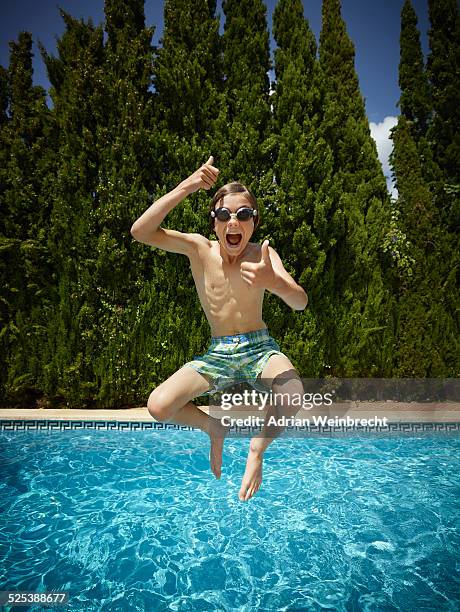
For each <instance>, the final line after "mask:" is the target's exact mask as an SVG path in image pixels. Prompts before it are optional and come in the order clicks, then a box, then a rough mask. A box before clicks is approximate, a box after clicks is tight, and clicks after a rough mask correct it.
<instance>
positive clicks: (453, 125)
mask: <svg viewBox="0 0 460 612" xmlns="http://www.w3.org/2000/svg"><path fill="white" fill-rule="evenodd" d="M428 7H429V17H430V23H431V28H430V31H429V43H430V53H429V55H428V62H427V72H428V78H429V82H430V89H431V99H432V106H433V117H432V120H431V122H430V128H429V130H428V140H429V142H430V144H431V147H432V152H433V158H434V162H435V164H436V165H437V171H435V175H434V176H433V177H430V179H431V180H433V181H434V182H437V183H439V185H438V186H437V188H436V194H437V197H438V206H440V207H441V208H443V210H444V212H445V215H446V221H447V223H448V224H449V226H450V227H451V228H453V227H455V226H458V222H459V220H460V203H459V201H460V198H459V195H460V131H459V125H460V17H459V10H458V4H457V2H456V0H429V2H428Z"/></svg>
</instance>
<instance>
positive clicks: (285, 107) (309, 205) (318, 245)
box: [265, 0, 332, 376]
mask: <svg viewBox="0 0 460 612" xmlns="http://www.w3.org/2000/svg"><path fill="white" fill-rule="evenodd" d="M273 35H274V38H275V41H276V44H277V48H276V50H275V75H276V89H275V92H274V93H273V95H272V97H271V102H272V104H273V117H274V135H276V139H277V146H276V150H275V155H276V156H275V161H274V172H275V180H276V183H275V189H274V191H275V193H274V203H275V205H272V206H267V207H266V211H265V213H266V218H267V224H266V226H267V230H268V234H269V235H273V236H274V243H273V246H274V247H275V248H276V249H277V250H278V252H279V254H280V256H281V258H282V260H283V263H284V265H285V267H286V269H287V270H288V271H289V272H290V273H291V274H292V275H293V276H294V277H295V278H296V279H297V280H298V281H299V282H300V283H301V284H302V285H303V286H304V288H305V289H306V291H307V293H308V295H309V300H310V304H309V307H308V308H307V309H306V311H304V312H303V313H296V312H293V311H291V310H290V309H288V308H287V307H286V306H285V305H284V304H282V303H280V301H279V300H277V299H275V298H271V297H270V299H268V300H267V301H268V304H269V307H270V314H269V320H270V323H271V328H272V329H273V332H274V333H275V334H276V335H277V337H278V338H279V339H280V341H281V343H282V345H283V348H284V349H285V350H286V352H287V354H288V355H289V357H290V359H291V360H292V361H293V362H294V364H295V365H296V367H297V368H298V369H299V371H300V372H302V373H304V375H307V374H308V375H309V376H317V375H319V373H320V372H323V371H324V369H325V365H327V364H325V363H324V361H323V357H324V345H325V343H326V329H327V317H326V316H324V320H323V315H325V312H326V311H327V304H326V302H327V293H325V292H324V291H322V289H323V283H324V275H325V270H324V262H325V259H326V253H325V251H326V250H327V249H328V248H329V246H330V245H329V242H328V233H327V232H325V231H324V229H325V228H324V221H325V217H326V216H327V214H328V211H327V209H326V207H327V204H328V202H329V200H328V198H327V193H325V188H326V189H327V187H326V185H327V183H328V181H330V175H331V171H332V155H331V151H330V149H329V147H328V145H327V143H326V142H325V141H324V139H322V138H321V136H320V135H319V132H318V120H319V114H320V109H321V96H320V88H319V83H318V64H317V60H316V41H315V38H314V35H313V33H312V31H311V29H310V26H309V24H308V21H307V20H306V19H305V18H304V16H303V6H302V3H301V1H300V0H280V2H279V3H278V4H277V6H276V8H275V11H274V13H273Z"/></svg>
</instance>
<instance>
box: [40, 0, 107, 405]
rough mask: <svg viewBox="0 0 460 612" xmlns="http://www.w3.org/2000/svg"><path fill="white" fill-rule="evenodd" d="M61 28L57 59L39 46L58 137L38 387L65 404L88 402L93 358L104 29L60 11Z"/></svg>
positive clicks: (96, 340)
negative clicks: (51, 290)
mask: <svg viewBox="0 0 460 612" xmlns="http://www.w3.org/2000/svg"><path fill="white" fill-rule="evenodd" d="M61 16H62V18H63V19H64V22H65V27H66V29H65V32H64V34H63V35H62V37H61V38H60V39H59V40H58V42H57V48H58V56H57V57H53V56H50V55H49V54H48V53H47V52H46V50H45V49H43V48H42V55H43V58H44V61H45V64H46V66H47V70H48V78H49V80H50V83H51V90H50V95H51V98H52V100H53V111H52V118H53V123H54V127H55V130H56V132H57V134H58V142H57V154H58V161H57V163H56V167H55V180H54V184H53V186H52V190H51V191H50V192H49V194H48V195H49V197H50V201H51V203H52V213H51V219H52V224H51V229H50V234H49V248H50V251H51V253H52V256H53V259H54V261H55V264H56V274H57V289H56V305H55V309H54V313H53V316H52V317H50V320H49V325H48V339H49V340H48V345H47V347H46V350H45V351H44V354H45V356H46V361H45V365H44V376H45V380H44V385H45V389H46V391H47V394H48V395H49V397H51V398H52V399H54V400H56V401H65V403H66V404H67V405H72V406H88V405H92V403H93V402H94V398H95V395H96V393H97V388H98V385H97V382H96V381H95V379H94V374H93V361H94V355H95V354H97V352H98V351H99V350H100V348H101V345H100V337H99V336H98V332H97V327H98V317H97V312H98V300H99V297H98V289H97V285H96V283H95V282H94V281H95V270H96V264H97V236H98V232H99V227H98V224H97V218H96V212H95V209H96V208H97V198H96V193H97V189H98V183H99V176H98V168H99V161H100V156H99V152H98V146H97V143H98V126H99V125H100V124H101V123H102V124H104V120H105V115H106V110H105V109H106V100H105V98H104V89H103V87H102V83H103V79H104V48H103V31H102V28H101V27H100V26H98V27H94V26H93V24H92V22H91V20H90V21H88V22H84V21H83V20H77V19H74V18H73V17H71V16H70V15H69V14H67V13H65V12H64V11H62V10H61Z"/></svg>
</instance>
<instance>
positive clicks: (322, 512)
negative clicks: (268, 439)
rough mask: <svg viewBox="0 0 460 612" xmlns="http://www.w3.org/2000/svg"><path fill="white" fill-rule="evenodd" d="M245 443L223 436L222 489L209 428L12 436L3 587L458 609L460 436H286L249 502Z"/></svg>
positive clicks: (118, 596) (146, 601)
mask: <svg viewBox="0 0 460 612" xmlns="http://www.w3.org/2000/svg"><path fill="white" fill-rule="evenodd" d="M248 443H249V441H248V439H235V438H233V439H229V440H227V441H226V442H225V449H224V464H223V474H222V479H221V480H220V481H217V480H215V479H214V477H213V475H212V474H211V472H210V470H209V464H208V439H207V436H206V435H205V434H203V433H201V432H194V431H174V430H170V431H156V430H144V431H133V432H127V431H107V430H73V431H62V432H56V431H22V432H19V431H18V432H6V431H0V483H1V484H0V590H15V591H40V592H42V591H60V590H61V591H62V590H63V591H69V595H70V600H69V603H68V604H67V606H66V607H65V609H66V610H85V611H88V610H98V611H99V610H105V611H109V610H110V612H112V611H117V610H149V611H157V610H238V611H251V612H252V611H254V610H268V611H275V610H312V611H313V610H314V611H316V610H339V611H341V610H346V611H354V610H357V611H358V610H359V611H361V610H385V611H390V610H403V611H404V612H410V611H412V610H413V611H414V612H415V611H419V610H452V611H453V610H458V609H459V607H460V594H459V593H460V578H459V569H460V558H459V549H460V546H459V545H460V521H459V500H460V452H459V451H460V438H459V437H458V436H448V435H428V436H427V435H424V436H418V437H407V436H401V437H392V436H387V437H377V436H373V435H370V436H358V435H356V436H351V437H342V438H325V437H321V438H304V439H281V440H277V441H275V442H274V443H273V444H272V445H271V446H270V447H269V449H268V451H267V452H266V458H265V463H264V481H263V484H262V488H261V490H260V491H259V493H258V494H257V495H256V496H255V497H254V498H253V499H252V500H250V501H249V502H246V503H244V502H240V501H239V500H238V491H239V488H240V483H241V477H242V475H243V471H244V466H245V459H246V454H247V447H248ZM7 609H8V608H7ZM15 609H17V610H20V609H21V610H26V609H27V608H15ZM28 609H32V610H39V609H44V608H41V607H38V606H35V607H30V608H28ZM49 609H51V608H49ZM53 609H55V610H59V609H61V610H62V609H63V608H53Z"/></svg>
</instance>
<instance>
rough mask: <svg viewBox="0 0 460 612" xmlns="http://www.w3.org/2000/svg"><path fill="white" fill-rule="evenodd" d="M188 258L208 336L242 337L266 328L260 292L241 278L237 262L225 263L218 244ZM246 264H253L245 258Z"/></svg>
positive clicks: (262, 291)
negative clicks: (240, 335) (208, 326)
mask: <svg viewBox="0 0 460 612" xmlns="http://www.w3.org/2000/svg"><path fill="white" fill-rule="evenodd" d="M211 244H212V245H213V246H211V247H210V248H206V249H203V250H201V249H200V253H199V255H198V256H197V257H196V258H191V259H190V266H191V269H192V275H193V278H194V280H195V286H196V290H197V292H198V297H199V299H200V303H201V306H202V307H203V310H204V312H205V315H206V318H207V319H208V322H209V325H210V327H211V334H212V336H233V335H235V334H244V333H248V332H250V331H256V330H258V329H265V328H266V327H267V326H266V325H265V323H264V322H263V320H262V304H263V298H264V290H263V289H260V288H259V289H254V288H251V287H249V285H248V284H247V283H246V282H245V281H244V280H243V279H242V278H241V274H240V262H235V263H234V264H226V263H224V262H223V260H222V257H221V255H220V252H219V246H218V243H211ZM246 261H256V260H254V259H251V258H250V257H248V258H247V259H246Z"/></svg>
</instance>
